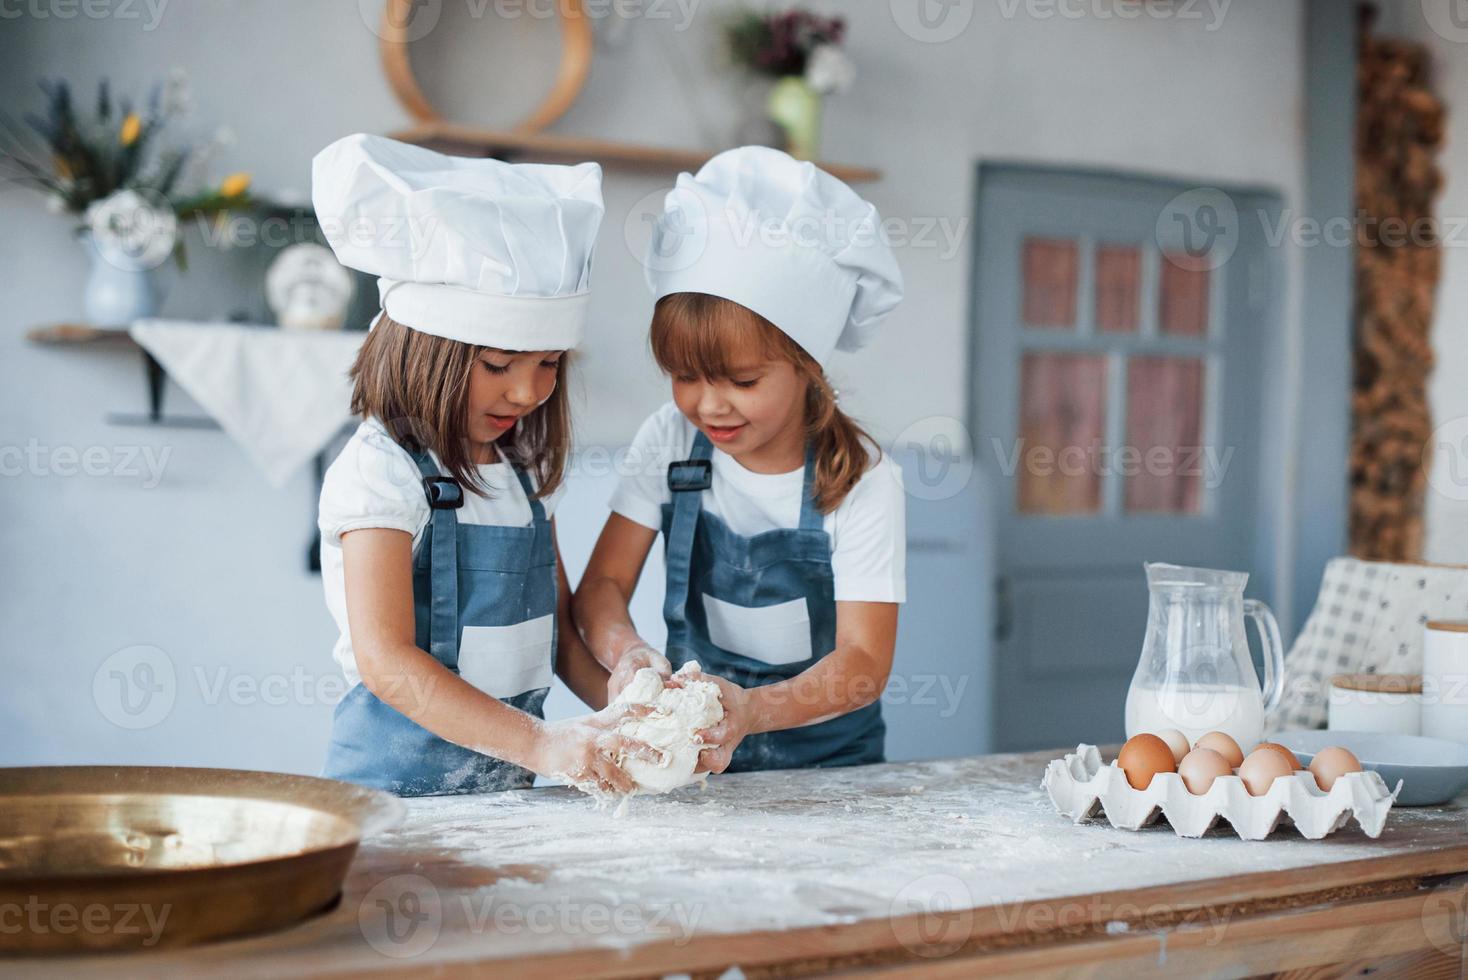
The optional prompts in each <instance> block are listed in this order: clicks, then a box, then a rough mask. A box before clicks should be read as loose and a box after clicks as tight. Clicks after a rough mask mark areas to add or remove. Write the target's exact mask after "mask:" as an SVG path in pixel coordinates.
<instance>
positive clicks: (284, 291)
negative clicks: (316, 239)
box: [265, 242, 353, 330]
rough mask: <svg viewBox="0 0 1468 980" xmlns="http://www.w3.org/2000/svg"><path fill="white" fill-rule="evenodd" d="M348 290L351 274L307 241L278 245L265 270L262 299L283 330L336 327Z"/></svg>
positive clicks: (348, 300) (320, 247)
mask: <svg viewBox="0 0 1468 980" xmlns="http://www.w3.org/2000/svg"><path fill="white" fill-rule="evenodd" d="M352 291H353V283H352V274H351V273H350V272H348V271H347V270H346V268H345V267H343V266H342V264H341V263H339V262H337V260H336V256H335V255H333V254H332V253H331V249H329V248H327V247H326V246H324V245H317V244H315V243H311V242H306V243H300V244H296V245H290V246H287V247H286V248H284V249H282V250H281V252H280V255H278V256H276V258H275V261H273V262H271V263H270V270H269V271H268V272H267V273H266V274H265V298H266V301H267V302H268V303H269V304H270V310H271V312H273V313H274V314H275V320H276V322H277V323H279V324H280V325H281V327H283V328H285V329H286V330H340V329H341V326H342V323H343V322H345V320H346V318H347V307H348V305H350V303H351V302H352Z"/></svg>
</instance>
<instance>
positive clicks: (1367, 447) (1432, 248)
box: [1350, 24, 1445, 561]
mask: <svg viewBox="0 0 1468 980" xmlns="http://www.w3.org/2000/svg"><path fill="white" fill-rule="evenodd" d="M1360 41H1361V51H1360V61H1359V72H1358V78H1357V84H1358V88H1359V92H1358V94H1359V109H1358V116H1357V120H1356V208H1357V233H1356V239H1357V248H1356V351H1355V391H1354V394H1353V398H1352V413H1353V420H1352V421H1353V431H1352V437H1351V460H1350V471H1351V530H1350V535H1351V553H1352V554H1354V555H1356V556H1357V557H1359V558H1368V559H1377V560H1383V561H1404V560H1412V559H1416V558H1418V557H1419V556H1420V554H1421V550H1422V511H1423V504H1424V497H1425V490H1426V484H1427V470H1426V466H1427V464H1428V462H1429V459H1430V457H1429V456H1428V455H1426V454H1425V450H1426V449H1427V443H1428V440H1429V438H1430V437H1431V435H1432V417H1431V414H1430V411H1429V409H1428V404H1427V377H1428V374H1429V373H1430V372H1431V370H1432V361H1433V354H1432V344H1431V338H1430V331H1431V328H1432V314H1433V297H1434V293H1435V291H1436V289H1437V278H1438V263H1439V258H1440V254H1439V239H1438V228H1437V225H1436V221H1435V219H1434V217H1433V202H1434V200H1435V199H1436V196H1437V193H1438V191H1439V189H1440V188H1441V187H1442V175H1441V173H1440V172H1439V171H1438V168H1437V163H1436V157H1437V151H1438V147H1439V146H1440V145H1441V143H1442V140H1443V127H1444V122H1445V120H1444V110H1443V104H1442V102H1441V101H1439V99H1438V98H1437V96H1435V95H1434V94H1433V93H1432V88H1431V78H1430V64H1429V60H1428V54H1427V51H1426V50H1425V49H1424V48H1423V47H1422V46H1421V45H1417V44H1408V43H1405V42H1403V41H1397V40H1387V39H1380V38H1375V37H1372V36H1371V33H1370V30H1369V24H1363V29H1362V32H1361V39H1360Z"/></svg>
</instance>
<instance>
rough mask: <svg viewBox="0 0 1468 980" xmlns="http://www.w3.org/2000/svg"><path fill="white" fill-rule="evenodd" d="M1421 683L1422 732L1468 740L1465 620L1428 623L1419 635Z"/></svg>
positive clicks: (1466, 638) (1467, 655) (1467, 653)
mask: <svg viewBox="0 0 1468 980" xmlns="http://www.w3.org/2000/svg"><path fill="white" fill-rule="evenodd" d="M1422 683H1423V701H1422V734H1423V735H1426V736H1428V737H1429V738H1445V739H1449V740H1451V741H1454V742H1468V622H1464V621H1453V620H1440V619H1435V620H1431V621H1429V622H1428V624H1427V626H1426V628H1425V629H1424V631H1423V635H1422Z"/></svg>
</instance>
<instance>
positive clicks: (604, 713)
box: [530, 704, 662, 793]
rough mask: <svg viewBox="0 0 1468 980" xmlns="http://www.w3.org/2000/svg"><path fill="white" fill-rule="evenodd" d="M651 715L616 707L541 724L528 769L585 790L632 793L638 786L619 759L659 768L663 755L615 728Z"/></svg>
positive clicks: (641, 709)
mask: <svg viewBox="0 0 1468 980" xmlns="http://www.w3.org/2000/svg"><path fill="white" fill-rule="evenodd" d="M649 710H650V709H648V708H647V707H646V706H645V705H638V704H614V705H608V706H607V707H605V708H603V709H602V710H601V711H598V712H595V713H594V714H589V715H583V716H581V717H580V718H570V719H567V720H566V721H557V722H545V723H543V724H542V726H541V737H540V740H539V745H538V746H537V748H536V753H535V758H534V761H533V764H532V765H531V767H530V768H532V769H534V770H535V771H536V772H537V773H539V774H540V775H542V776H549V777H551V778H556V779H565V780H567V781H568V782H570V783H571V784H572V785H573V786H575V787H577V788H578V789H581V790H584V791H592V790H597V791H600V792H603V793H630V792H632V790H633V789H635V788H636V785H637V784H636V782H635V781H634V780H633V779H632V777H631V776H629V775H627V772H626V771H625V770H624V769H623V768H622V766H621V765H620V764H619V763H618V761H617V760H619V759H622V760H626V759H641V760H643V761H646V762H648V763H650V764H652V765H657V764H659V763H660V762H661V761H662V753H660V752H658V750H657V749H654V748H653V747H652V746H650V745H648V744H647V743H645V742H640V741H638V740H637V739H635V738H630V737H628V736H626V735H623V734H622V733H621V732H620V731H618V726H619V725H621V724H622V723H623V722H624V721H627V720H628V719H632V718H638V717H641V716H643V715H646V714H647V713H648V711H649Z"/></svg>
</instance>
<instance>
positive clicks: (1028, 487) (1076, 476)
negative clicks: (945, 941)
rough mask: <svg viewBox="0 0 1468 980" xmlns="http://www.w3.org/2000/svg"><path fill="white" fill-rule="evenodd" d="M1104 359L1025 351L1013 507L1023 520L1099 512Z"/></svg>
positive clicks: (1104, 425) (1022, 368)
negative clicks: (1037, 515) (1015, 489)
mask: <svg viewBox="0 0 1468 980" xmlns="http://www.w3.org/2000/svg"><path fill="white" fill-rule="evenodd" d="M1105 431H1106V357H1105V355H1102V354H1056V353H1049V352H1044V351H1029V352H1027V353H1026V354H1025V355H1024V360H1023V362H1022V364H1021V367H1020V423H1019V434H1020V443H1019V446H1018V450H1019V451H1018V453H1017V454H1016V461H1017V463H1018V471H1017V472H1016V487H1017V506H1018V510H1019V511H1020V513H1024V514H1094V513H1096V512H1097V511H1099V510H1100V509H1101V466H1100V464H1099V461H1098V459H1097V456H1098V454H1099V452H1100V447H1101V440H1102V437H1103V434H1104V433H1105Z"/></svg>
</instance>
